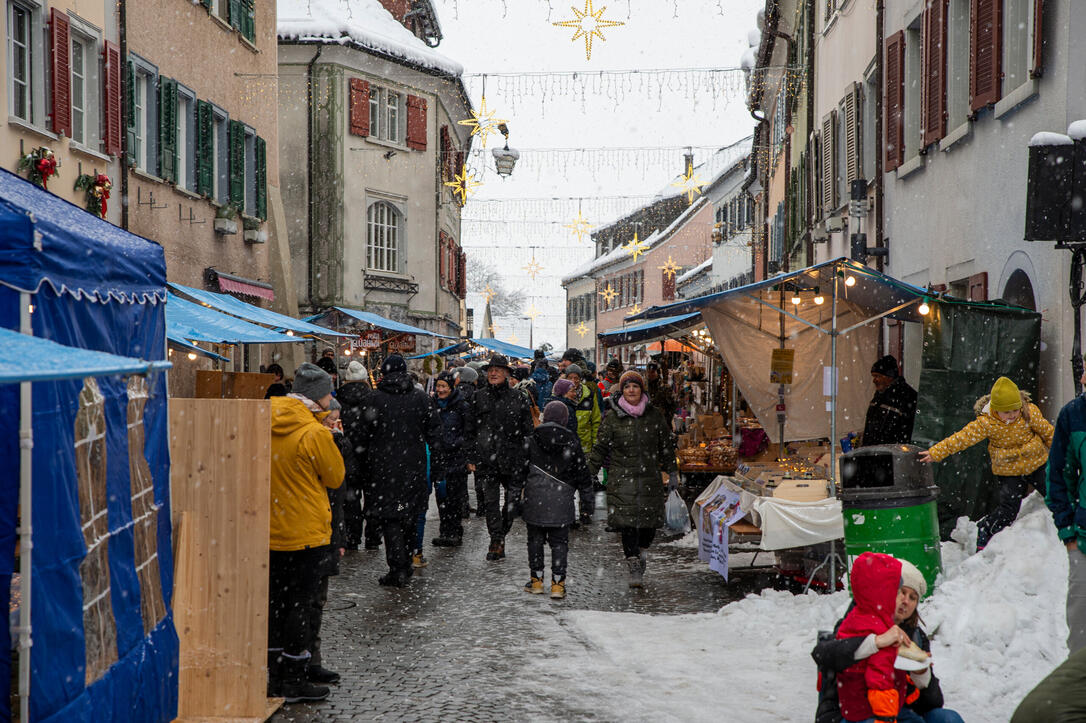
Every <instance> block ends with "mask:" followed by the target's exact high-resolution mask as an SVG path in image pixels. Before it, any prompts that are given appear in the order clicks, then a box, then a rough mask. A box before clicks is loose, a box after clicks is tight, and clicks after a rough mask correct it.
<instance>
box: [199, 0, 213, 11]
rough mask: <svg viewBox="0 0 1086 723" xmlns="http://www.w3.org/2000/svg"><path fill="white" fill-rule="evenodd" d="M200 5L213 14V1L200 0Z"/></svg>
mask: <svg viewBox="0 0 1086 723" xmlns="http://www.w3.org/2000/svg"><path fill="white" fill-rule="evenodd" d="M200 4H201V5H203V6H204V7H205V8H207V11H208V12H211V0H200Z"/></svg>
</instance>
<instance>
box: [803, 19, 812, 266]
mask: <svg viewBox="0 0 1086 723" xmlns="http://www.w3.org/2000/svg"><path fill="white" fill-rule="evenodd" d="M806 12H807V58H806V61H807V138H806V140H807V141H808V142H809V141H810V138H811V132H812V131H813V130H814V127H815V93H814V91H815V54H814V18H815V1H814V0H807V10H806ZM807 149H808V151H807V163H808V164H810V163H811V161H812V160H813V158H814V156H813V155H812V154H811V151H810V146H809V145H808V146H807ZM808 170H809V169H808ZM808 177H810V174H808ZM814 193H815V189H813V188H808V189H807V198H806V199H805V201H806V202H805V203H804V204H803V216H804V219H803V223H804V225H805V226H807V264H808V265H812V264H814V262H815V250H814V229H813V228H811V214H810V213H809V212H808V206H812V205H813V204H814Z"/></svg>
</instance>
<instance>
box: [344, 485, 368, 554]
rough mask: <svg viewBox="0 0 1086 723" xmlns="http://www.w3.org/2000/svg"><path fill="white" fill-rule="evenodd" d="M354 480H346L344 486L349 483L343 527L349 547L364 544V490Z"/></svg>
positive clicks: (345, 498)
mask: <svg viewBox="0 0 1086 723" xmlns="http://www.w3.org/2000/svg"><path fill="white" fill-rule="evenodd" d="M353 482H354V481H353V480H344V481H343V484H344V486H347V485H348V484H349V485H350V486H348V487H347V491H346V494H345V495H344V500H343V527H344V532H345V535H346V538H347V546H348V547H358V546H359V545H361V544H362V536H363V531H362V530H363V527H364V524H365V519H366V518H365V517H364V516H363V515H362V491H361V490H359V489H358V488H357V487H355V486H354V483H353Z"/></svg>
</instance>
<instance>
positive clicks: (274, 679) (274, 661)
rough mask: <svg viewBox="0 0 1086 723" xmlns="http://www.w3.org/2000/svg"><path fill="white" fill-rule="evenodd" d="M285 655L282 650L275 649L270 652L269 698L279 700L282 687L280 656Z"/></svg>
mask: <svg viewBox="0 0 1086 723" xmlns="http://www.w3.org/2000/svg"><path fill="white" fill-rule="evenodd" d="M282 654H283V649H282V648H274V649H269V650H268V697H269V698H278V697H279V695H280V694H279V688H280V687H281V686H282V681H281V680H280V677H281V673H280V666H281V665H282V661H281V660H280V656H281V655H282Z"/></svg>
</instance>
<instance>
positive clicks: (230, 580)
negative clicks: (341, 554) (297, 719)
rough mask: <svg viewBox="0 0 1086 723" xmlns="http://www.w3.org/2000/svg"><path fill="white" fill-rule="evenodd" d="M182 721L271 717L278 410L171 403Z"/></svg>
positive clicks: (247, 403)
mask: <svg viewBox="0 0 1086 723" xmlns="http://www.w3.org/2000/svg"><path fill="white" fill-rule="evenodd" d="M170 457H171V474H170V484H171V495H172V500H173V508H174V511H175V513H176V514H177V516H178V519H179V520H181V527H180V531H181V534H180V536H179V539H178V541H177V546H178V550H177V566H176V568H175V580H176V591H175V595H174V620H175V623H176V627H177V633H178V637H179V638H180V642H181V653H180V676H179V678H180V679H179V703H178V716H179V718H180V719H182V720H189V719H191V720H215V721H222V720H224V719H241V720H264V719H265V718H266V717H267V716H266V710H267V706H268V701H267V699H266V697H265V696H266V688H267V670H266V667H267V634H268V631H267V614H268V527H269V485H268V479H269V475H270V469H271V410H270V403H269V402H266V401H264V400H225V399H179V398H174V399H171V400H170Z"/></svg>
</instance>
